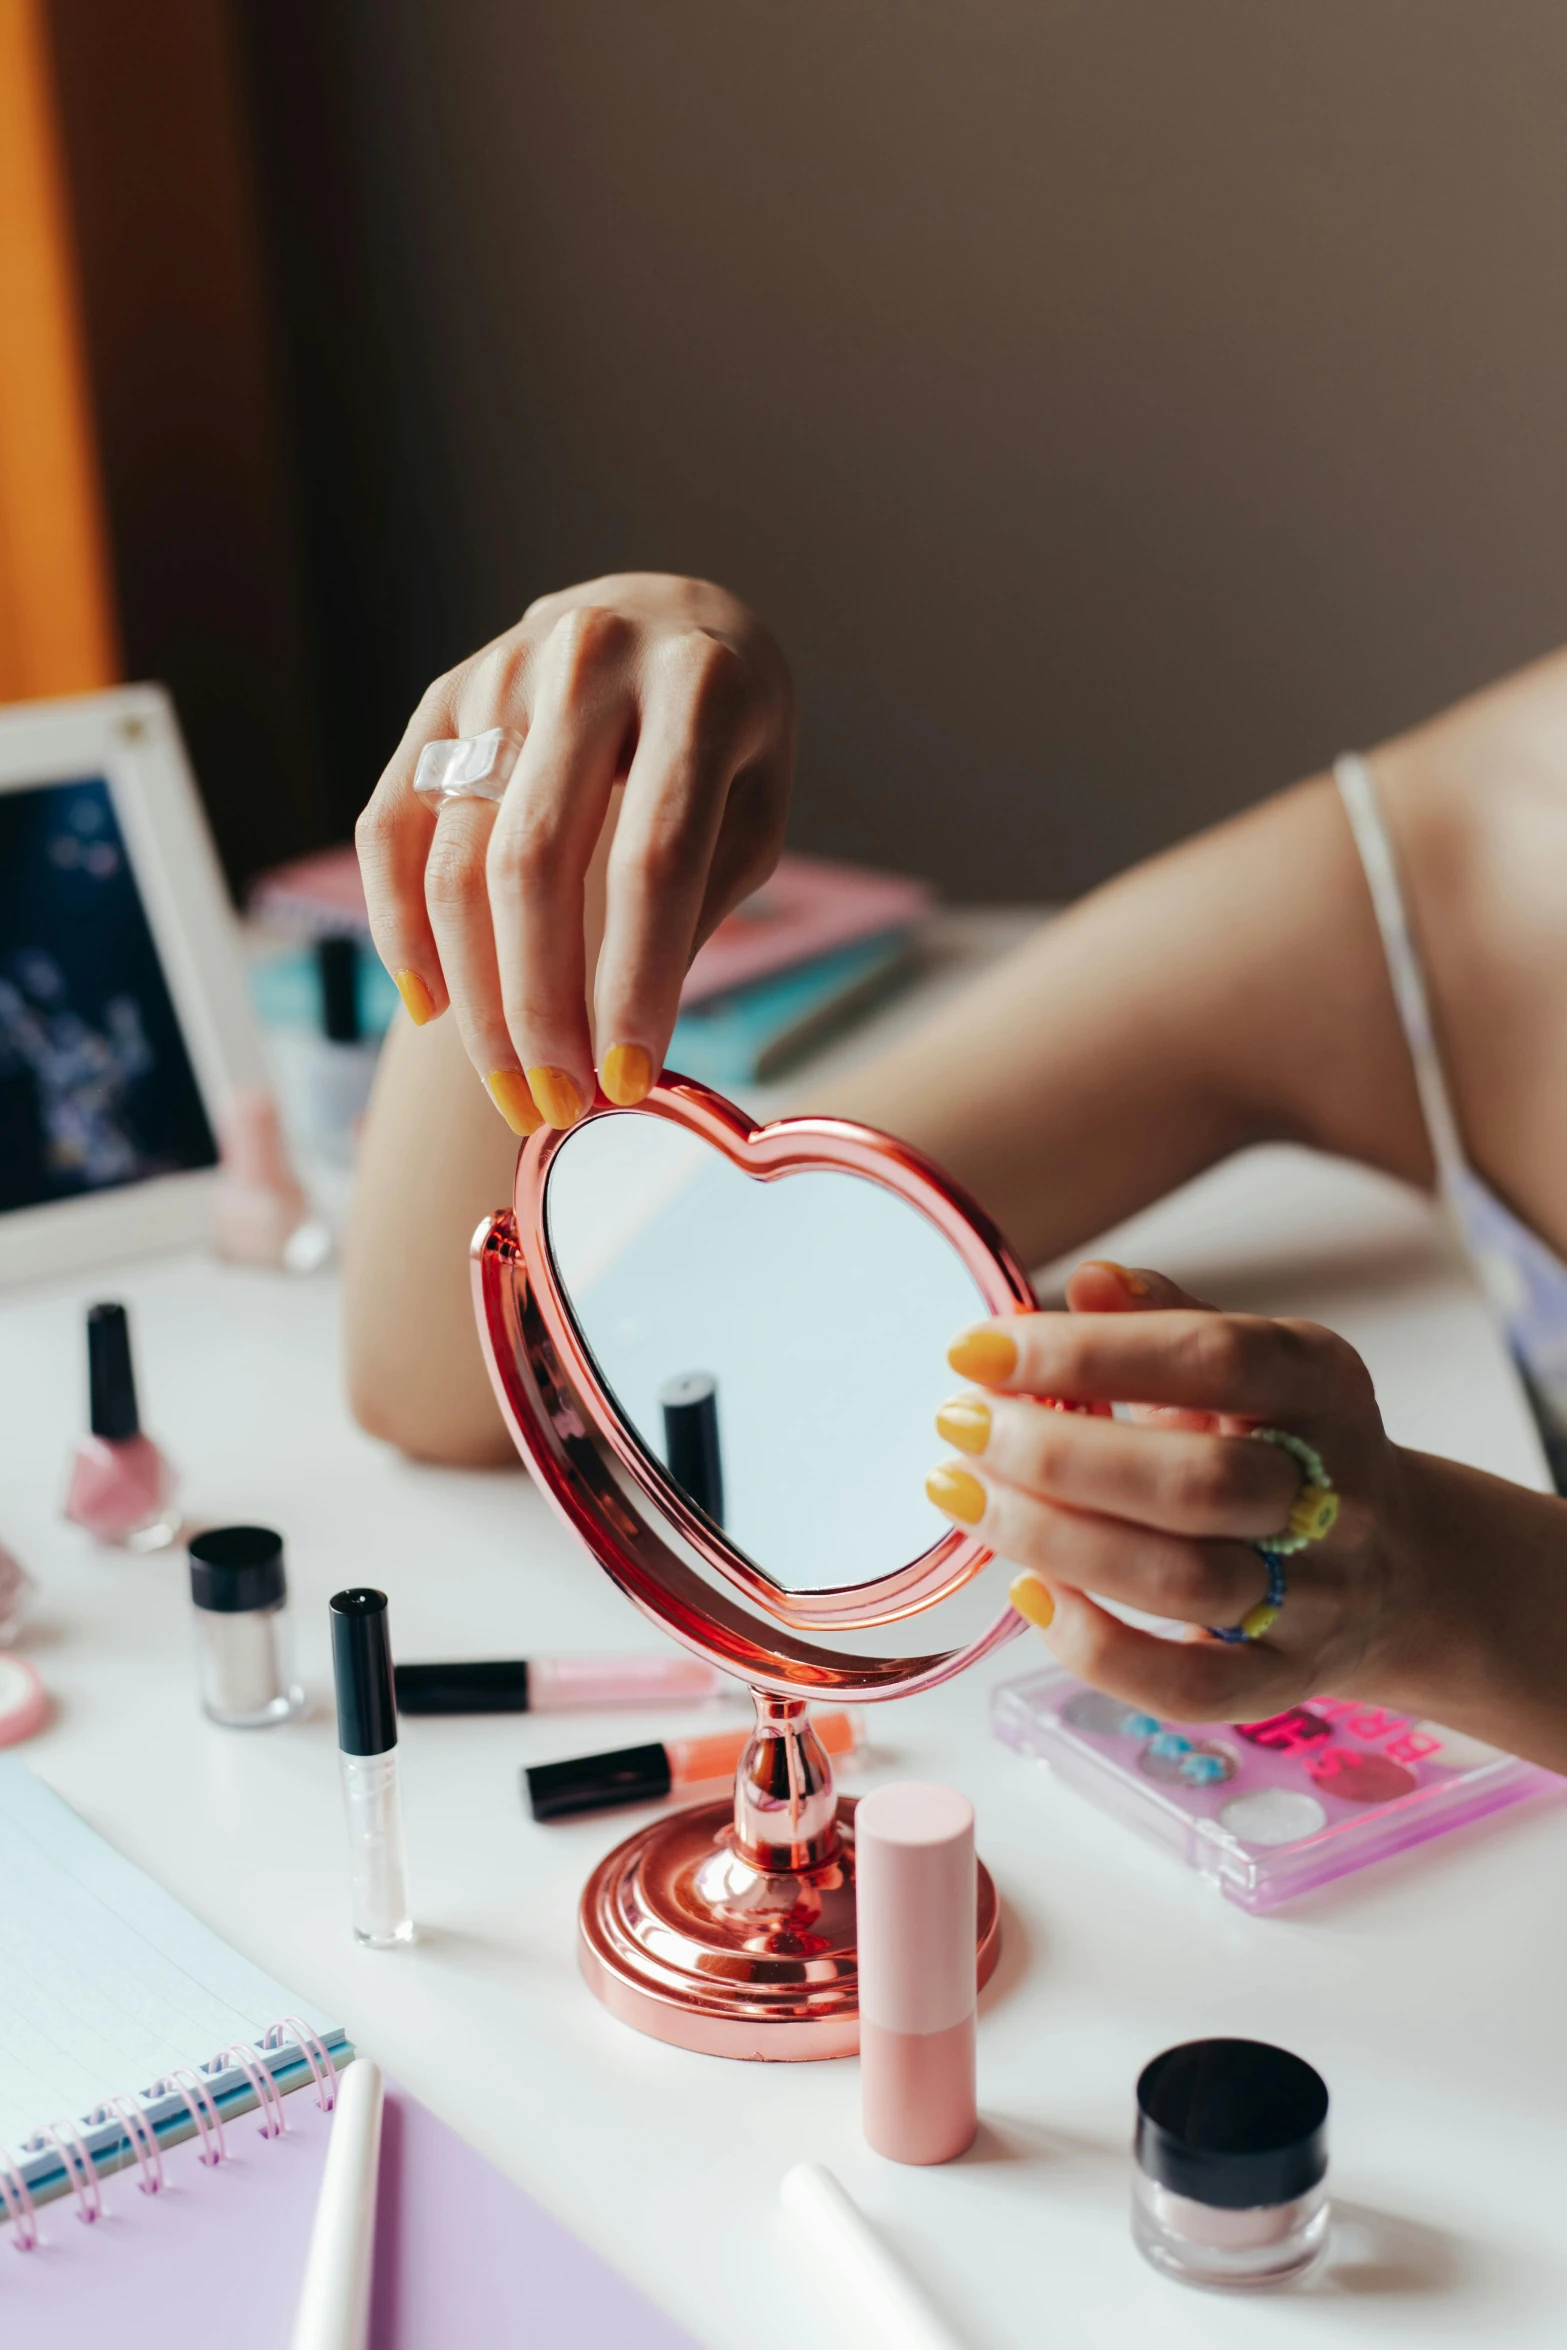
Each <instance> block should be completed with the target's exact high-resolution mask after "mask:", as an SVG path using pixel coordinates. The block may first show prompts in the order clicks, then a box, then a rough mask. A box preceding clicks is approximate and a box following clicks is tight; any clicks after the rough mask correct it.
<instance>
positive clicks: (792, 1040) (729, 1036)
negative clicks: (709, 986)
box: [669, 929, 915, 1088]
mask: <svg viewBox="0 0 1567 2350" xmlns="http://www.w3.org/2000/svg"><path fill="white" fill-rule="evenodd" d="M914 962H915V949H914V939H913V934H912V933H911V932H910V931H909V930H907V929H899V930H891V931H884V932H883V933H882V934H881V935H880V936H879V937H876V938H867V939H860V940H858V941H856V943H855V944H854V945H853V946H848V947H840V948H838V949H837V950H836V951H835V952H834V953H832V954H830V955H819V956H818V957H817V958H816V960H815V961H814V962H810V963H800V964H797V965H796V966H795V967H794V969H793V970H790V971H781V972H778V973H777V974H775V975H774V976H773V977H771V978H768V979H760V980H757V981H756V982H755V983H754V984H753V985H752V986H750V987H741V988H736V989H734V990H733V991H732V992H731V993H730V994H728V995H721V996H714V997H711V998H710V999H708V1000H707V1001H706V1002H703V1003H700V1004H692V1005H688V1006H687V1007H686V1009H685V1010H684V1011H683V1012H682V1013H681V1015H680V1018H679V1019H678V1020H677V1021H676V1023H675V1033H674V1036H673V1038H672V1039H671V1041H670V1046H669V1066H670V1068H672V1069H678V1070H679V1071H680V1072H681V1074H682V1076H685V1077H696V1078H699V1079H700V1080H701V1082H702V1083H703V1084H704V1085H714V1086H718V1087H720V1088H722V1087H724V1086H727V1085H760V1084H764V1083H766V1082H767V1081H768V1080H769V1079H771V1078H774V1077H778V1076H781V1075H782V1074H783V1072H784V1071H785V1070H786V1069H788V1068H789V1067H790V1066H791V1065H792V1064H793V1063H794V1062H796V1061H799V1060H803V1059H804V1058H805V1056H806V1054H807V1053H811V1052H814V1051H816V1050H817V1048H818V1047H819V1046H821V1045H823V1044H825V1043H826V1042H827V1040H828V1038H829V1037H831V1036H834V1035H836V1034H837V1033H838V1032H839V1030H841V1029H843V1028H846V1027H848V1026H849V1025H850V1024H851V1022H853V1021H854V1020H856V1019H858V1018H860V1017H861V1016H862V1015H863V1014H864V1013H865V1012H867V1011H869V1010H870V1008H871V1006H872V1005H873V1004H877V1003H880V1002H881V1001H882V999H883V998H884V997H885V996H888V995H891V994H892V993H893V992H894V990H895V989H896V988H898V987H899V986H901V984H902V983H903V981H904V980H905V979H906V978H907V977H908V975H909V973H910V972H911V971H912V969H913V968H914Z"/></svg>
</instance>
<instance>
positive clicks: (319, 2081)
mask: <svg viewBox="0 0 1567 2350" xmlns="http://www.w3.org/2000/svg"><path fill="white" fill-rule="evenodd" d="M290 2038H293V2039H294V2040H297V2041H298V2043H299V2053H300V2055H301V2056H302V2057H303V2058H304V2060H305V2062H306V2064H308V2065H309V2067H310V2077H311V2079H312V2080H313V2081H314V2082H315V2085H316V2098H317V2101H318V2103H319V2105H320V2107H321V2111H322V2112H323V2113H330V2112H331V2110H332V2108H333V2106H334V2105H335V2104H336V2103H337V2067H336V2065H335V2064H334V2063H333V2062H332V2056H331V2051H330V2050H329V2049H328V2047H327V2045H326V2042H325V2041H324V2040H318V2039H317V2038H316V2035H315V2033H314V2032H313V2031H312V2030H311V2029H310V2026H309V2025H308V2024H307V2023H304V2022H302V2021H301V2020H300V2018H299V2017H298V2016H297V2015H286V2016H284V2017H283V2019H282V2021H281V2023H276V2024H270V2025H269V2026H268V2027H267V2030H266V2032H265V2033H264V2034H263V2036H262V2041H261V2045H262V2047H263V2048H281V2047H282V2046H283V2045H284V2043H285V2042H286V2041H287V2040H288V2039H290Z"/></svg>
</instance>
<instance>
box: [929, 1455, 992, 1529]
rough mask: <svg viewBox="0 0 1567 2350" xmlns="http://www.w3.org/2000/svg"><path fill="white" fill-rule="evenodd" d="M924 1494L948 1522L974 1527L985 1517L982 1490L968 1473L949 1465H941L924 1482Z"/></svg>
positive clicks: (978, 1482) (948, 1462) (949, 1463)
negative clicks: (947, 1518) (949, 1520)
mask: <svg viewBox="0 0 1567 2350" xmlns="http://www.w3.org/2000/svg"><path fill="white" fill-rule="evenodd" d="M925 1491H926V1492H927V1493H928V1494H929V1496H930V1498H931V1500H932V1501H933V1502H934V1503H935V1505H936V1507H937V1509H939V1510H944V1511H945V1512H946V1514H947V1516H948V1517H949V1518H957V1519H959V1520H960V1521H961V1522H962V1524H963V1525H965V1526H977V1525H978V1524H979V1521H980V1519H981V1518H982V1517H983V1516H984V1514H985V1488H984V1486H983V1485H981V1483H980V1481H979V1479H978V1478H977V1477H971V1476H970V1475H969V1473H968V1471H967V1469H956V1468H954V1467H953V1466H952V1464H951V1462H950V1461H943V1463H942V1465H941V1467H940V1468H939V1469H932V1470H931V1473H930V1475H929V1476H928V1477H927V1478H926V1480H925Z"/></svg>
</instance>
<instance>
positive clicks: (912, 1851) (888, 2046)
mask: <svg viewBox="0 0 1567 2350" xmlns="http://www.w3.org/2000/svg"><path fill="white" fill-rule="evenodd" d="M854 1853H855V1862H854V1875H855V1885H856V1901H857V1905H858V1913H859V1978H860V2094H861V2104H862V2112H863V2116H864V2126H865V2136H866V2139H867V2141H868V2142H869V2144H871V2145H872V2146H874V2147H875V2149H876V2151H877V2153H878V2154H885V2155H887V2156H888V2157H889V2158H890V2159H891V2160H892V2161H893V2162H950V2161H951V2160H952V2158H953V2156H954V2155H955V2154H961V2153H963V2151H964V2149H965V2148H966V2147H968V2146H971V2145H972V2144H973V2142H974V2132H975V2130H976V2129H977V2128H978V2126H979V2116H978V2113H977V2110H976V2107H975V2103H974V2003H975V1998H976V1995H977V1973H978V1970H977V1962H976V1956H975V1952H976V1943H977V1930H976V1929H977V1918H976V1901H977V1881H976V1871H975V1863H974V1807H973V1805H972V1804H971V1803H970V1802H969V1801H968V1799H967V1797H966V1796H962V1795H959V1794H958V1792H957V1790H956V1788H953V1787H936V1786H932V1785H930V1784H928V1783H927V1782H926V1781H923V1780H919V1779H907V1780H904V1781H902V1782H901V1783H900V1784H899V1785H897V1786H893V1787H878V1788H877V1789H876V1791H875V1792H874V1794H871V1795H867V1796H864V1797H862V1799H861V1801H860V1803H859V1806H858V1808H857V1809H856V1812H855V1815H854Z"/></svg>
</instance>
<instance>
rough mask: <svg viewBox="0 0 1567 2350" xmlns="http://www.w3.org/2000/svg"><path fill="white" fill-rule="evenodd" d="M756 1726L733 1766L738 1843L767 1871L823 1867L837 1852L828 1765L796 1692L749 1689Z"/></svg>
mask: <svg viewBox="0 0 1567 2350" xmlns="http://www.w3.org/2000/svg"><path fill="white" fill-rule="evenodd" d="M751 1701H752V1703H753V1704H754V1705H755V1707H756V1728H755V1730H754V1731H753V1732H752V1733H751V1739H750V1743H749V1745H748V1746H747V1747H746V1750H745V1752H744V1754H742V1755H741V1757H740V1764H739V1768H738V1769H737V1770H736V1772H735V1849H736V1850H737V1852H738V1853H739V1854H740V1856H741V1858H742V1859H744V1860H747V1861H749V1862H750V1863H751V1866H752V1867H753V1868H756V1869H761V1870H764V1871H766V1872H767V1874H769V1875H777V1874H779V1873H781V1872H788V1873H791V1874H794V1873H797V1872H799V1871H801V1870H805V1869H815V1868H822V1867H824V1866H825V1865H826V1864H827V1863H828V1862H830V1861H833V1860H836V1859H837V1857H838V1855H839V1853H840V1852H841V1851H842V1849H843V1847H842V1843H841V1841H840V1838H839V1835H838V1798H837V1795H836V1793H835V1791H834V1788H833V1781H832V1764H831V1763H830V1762H829V1761H828V1759H827V1753H826V1749H825V1748H824V1747H823V1745H822V1742H821V1740H820V1739H819V1738H818V1737H817V1735H816V1732H815V1731H814V1730H813V1729H812V1727H811V1724H810V1720H809V1717H808V1716H807V1714H806V1710H805V1701H804V1699H803V1698H799V1697H772V1696H769V1694H768V1693H767V1691H766V1690H765V1689H753V1690H752V1692H751Z"/></svg>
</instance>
